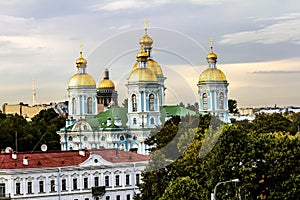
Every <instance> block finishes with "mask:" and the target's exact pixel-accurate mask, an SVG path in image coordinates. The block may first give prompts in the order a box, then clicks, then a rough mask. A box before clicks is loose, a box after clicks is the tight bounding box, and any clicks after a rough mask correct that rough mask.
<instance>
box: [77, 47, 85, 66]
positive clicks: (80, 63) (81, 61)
mask: <svg viewBox="0 0 300 200" xmlns="http://www.w3.org/2000/svg"><path fill="white" fill-rule="evenodd" d="M86 64H87V60H86V59H85V58H84V57H82V51H80V57H79V58H78V59H77V60H76V67H86Z"/></svg>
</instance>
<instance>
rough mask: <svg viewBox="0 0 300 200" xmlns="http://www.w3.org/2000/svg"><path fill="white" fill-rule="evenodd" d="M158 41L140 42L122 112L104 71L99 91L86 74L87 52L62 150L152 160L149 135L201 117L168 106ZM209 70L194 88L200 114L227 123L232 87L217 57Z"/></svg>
mask: <svg viewBox="0 0 300 200" xmlns="http://www.w3.org/2000/svg"><path fill="white" fill-rule="evenodd" d="M152 44H153V40H152V38H151V37H150V36H149V35H148V33H147V28H145V32H144V35H143V36H142V38H141V39H140V40H139V45H140V51H138V52H137V54H136V63H135V64H134V66H133V67H132V70H131V73H130V75H129V77H128V79H127V84H126V86H127V98H128V106H127V108H123V107H119V106H118V93H117V91H116V88H115V84H114V82H113V81H112V80H111V79H110V76H109V70H108V69H105V71H104V75H103V80H101V81H100V83H99V84H98V86H96V82H95V80H94V79H93V77H92V76H91V75H89V74H88V73H87V60H86V59H85V58H84V57H83V52H82V49H81V50H80V56H79V58H78V59H77V60H76V68H77V73H76V74H74V75H73V76H72V77H71V79H70V80H69V84H68V96H69V106H68V109H69V115H68V119H67V121H66V126H65V128H62V129H61V130H59V131H58V132H57V133H58V134H59V136H60V143H61V150H63V151H68V150H79V149H112V148H113V149H119V150H124V151H134V152H137V153H139V154H146V155H147V154H149V149H150V147H149V146H147V145H146V144H145V143H144V141H145V140H146V138H147V137H148V136H149V134H150V131H151V130H153V129H155V128H156V127H157V126H160V125H163V124H164V122H165V121H167V120H168V119H170V118H171V117H172V116H175V115H179V116H185V115H196V112H194V111H192V110H189V109H186V108H183V107H180V106H178V105H177V106H171V105H165V100H164V98H165V89H166V86H165V83H164V82H165V80H166V77H165V76H164V74H163V70H162V68H161V66H160V65H159V64H158V62H157V61H155V60H154V59H153V57H152V54H151V51H152ZM206 59H207V62H208V68H207V69H206V70H204V71H203V72H202V73H201V75H200V77H199V80H198V83H196V84H195V86H196V85H197V86H198V93H199V113H201V114H211V115H215V116H217V117H218V118H219V119H220V120H222V121H224V122H225V123H228V122H229V119H228V96H227V95H228V82H227V80H226V76H225V74H224V73H223V72H222V71H221V70H220V69H217V66H216V63H217V55H216V54H215V53H214V52H213V45H212V40H210V52H209V54H208V55H207V57H206Z"/></svg>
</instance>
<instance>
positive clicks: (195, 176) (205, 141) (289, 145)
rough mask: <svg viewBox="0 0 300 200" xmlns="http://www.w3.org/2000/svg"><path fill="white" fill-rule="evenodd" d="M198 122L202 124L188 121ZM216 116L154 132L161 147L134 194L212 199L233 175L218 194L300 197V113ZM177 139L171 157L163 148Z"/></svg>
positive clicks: (155, 142)
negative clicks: (232, 119) (244, 118)
mask: <svg viewBox="0 0 300 200" xmlns="http://www.w3.org/2000/svg"><path fill="white" fill-rule="evenodd" d="M207 118H208V119H207ZM178 121H179V123H174V122H178ZM195 121H196V122H199V125H196V126H191V125H187V124H193V123H194V122H195ZM214 121H216V120H215V119H213V116H207V115H205V116H200V117H199V116H194V117H190V118H189V119H185V120H183V119H180V118H179V117H175V118H173V119H171V121H170V122H168V123H166V124H165V126H166V127H165V126H164V127H162V128H161V129H160V131H158V130H157V131H158V132H157V134H152V135H151V137H150V138H151V139H150V141H152V143H151V144H153V145H154V146H156V148H154V149H153V152H152V153H151V161H150V164H149V167H148V168H147V169H146V171H145V172H144V173H143V174H142V176H143V177H142V180H143V183H142V184H141V185H140V186H139V188H140V191H141V193H140V194H139V195H136V196H135V199H138V200H140V199H158V200H164V199H210V198H211V193H212V192H213V191H214V188H215V186H216V185H217V184H218V183H220V182H224V181H230V180H233V179H239V182H237V183H233V182H228V183H224V184H220V185H219V186H218V188H217V193H216V199H249V200H250V199H297V198H298V197H299V196H300V189H299V185H300V168H299V166H300V153H299V152H300V132H298V133H297V127H298V123H299V116H298V115H295V114H293V113H292V114H283V115H282V114H271V115H269V114H263V115H258V116H257V117H256V119H255V120H254V121H253V122H243V123H236V124H223V125H222V123H217V122H214ZM212 124H217V125H214V126H213V127H212V126H211V125H212ZM171 125H172V126H171ZM165 128H166V129H165ZM179 132H181V133H180V136H179V138H177V139H176V140H174V138H176V134H178V133H179ZM173 142H174V143H176V144H177V149H176V150H175V149H173V151H172V152H174V154H175V153H176V152H177V153H178V152H179V153H181V154H180V156H177V157H173V159H172V154H171V155H169V154H168V153H169V152H170V151H164V147H165V146H166V145H167V146H168V144H172V143H173ZM175 146H176V145H174V144H173V146H172V147H173V148H174V147H175ZM160 149H162V150H160Z"/></svg>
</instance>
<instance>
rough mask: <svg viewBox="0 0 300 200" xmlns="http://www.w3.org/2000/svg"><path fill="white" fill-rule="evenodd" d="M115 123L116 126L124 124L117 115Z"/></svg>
mask: <svg viewBox="0 0 300 200" xmlns="http://www.w3.org/2000/svg"><path fill="white" fill-rule="evenodd" d="M115 125H116V126H122V120H121V118H120V117H118V116H116V117H115Z"/></svg>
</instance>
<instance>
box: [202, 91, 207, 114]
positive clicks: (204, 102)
mask: <svg viewBox="0 0 300 200" xmlns="http://www.w3.org/2000/svg"><path fill="white" fill-rule="evenodd" d="M202 101H203V110H207V93H203V94H202Z"/></svg>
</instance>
